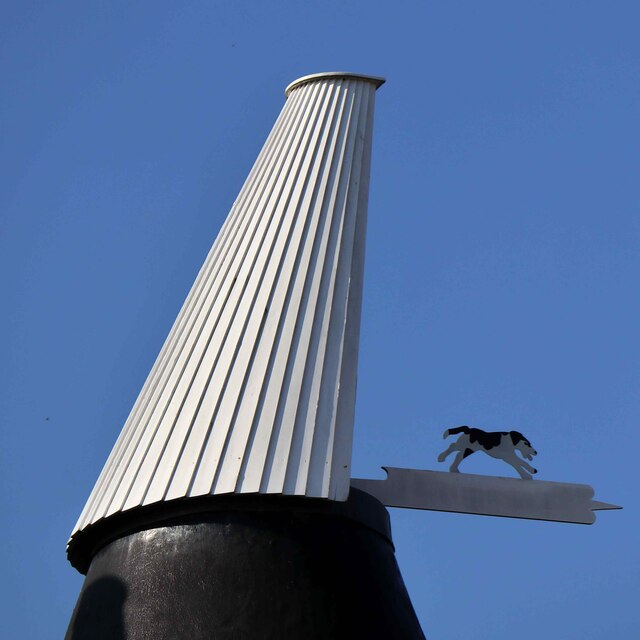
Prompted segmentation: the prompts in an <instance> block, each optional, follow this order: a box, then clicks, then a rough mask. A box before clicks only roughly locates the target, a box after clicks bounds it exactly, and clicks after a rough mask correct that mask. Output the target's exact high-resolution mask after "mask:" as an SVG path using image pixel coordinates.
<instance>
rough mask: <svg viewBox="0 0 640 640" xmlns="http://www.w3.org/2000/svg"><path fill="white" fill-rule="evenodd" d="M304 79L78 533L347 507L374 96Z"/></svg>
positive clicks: (294, 87) (338, 78)
mask: <svg viewBox="0 0 640 640" xmlns="http://www.w3.org/2000/svg"><path fill="white" fill-rule="evenodd" d="M382 82H383V80H382V79H380V78H373V77H369V76H357V75H354V74H341V73H338V74H318V75H315V76H306V77H305V78H301V79H300V80H298V81H296V82H294V83H292V84H291V85H290V86H289V87H288V88H287V101H286V103H285V105H284V108H283V110H282V113H281V114H280V116H279V118H278V120H277V121H276V123H275V125H274V127H273V130H272V131H271V133H270V135H269V137H268V139H267V141H266V143H265V145H264V147H263V149H262V151H261V153H260V155H259V156H258V159H257V161H256V163H255V165H254V167H253V169H252V170H251V172H250V174H249V177H248V178H247V181H246V183H245V184H244V186H243V188H242V190H241V192H240V194H239V196H238V198H237V200H236V202H235V203H234V205H233V208H232V210H231V212H230V213H229V216H228V218H227V220H226V222H225V223H224V225H223V227H222V229H221V231H220V234H219V235H218V238H217V239H216V241H215V243H214V245H213V247H212V249H211V251H210V253H209V255H208V257H207V259H206V261H205V263H204V265H203V267H202V269H201V271H200V274H199V275H198V277H197V279H196V282H195V284H194V285H193V288H192V290H191V292H190V293H189V295H188V297H187V300H186V302H185V304H184V306H183V308H182V310H181V311H180V314H179V316H178V318H177V320H176V322H175V324H174V326H173V328H172V329H171V332H170V334H169V337H168V338H167V340H166V342H165V344H164V346H163V348H162V350H161V352H160V355H159V356H158V359H157V361H156V363H155V365H154V367H153V369H152V370H151V373H150V374H149V377H148V379H147V381H146V383H145V385H144V387H143V389H142V391H141V392H140V396H139V397H138V400H137V401H136V403H135V405H134V407H133V410H132V412H131V415H130V416H129V418H128V420H127V422H126V424H125V426H124V428H123V430H122V433H121V434H120V437H119V438H118V440H117V442H116V444H115V446H114V449H113V451H112V453H111V455H110V457H109V459H108V460H107V463H106V465H105V467H104V469H103V471H102V473H101V475H100V477H99V479H98V481H97V483H96V485H95V488H94V489H93V492H92V494H91V496H90V497H89V500H88V502H87V505H86V507H85V509H84V511H83V512H82V515H81V516H80V520H79V521H78V524H77V525H76V531H77V530H80V529H83V528H84V527H86V526H88V525H90V524H92V523H94V522H96V521H97V520H100V519H101V518H104V517H107V516H109V515H112V514H114V513H117V512H119V511H123V510H127V509H131V508H134V507H137V506H139V505H147V504H151V503H155V502H158V501H162V500H171V499H175V498H182V497H188V496H200V495H205V494H221V493H232V492H237V493H256V492H259V493H272V494H287V495H301V496H314V497H324V498H330V499H334V500H346V498H347V495H348V492H349V482H350V471H351V442H352V433H353V420H354V403H355V389H356V368H357V356H358V337H359V326H360V304H361V294H362V273H363V261H364V240H365V227H366V209H367V196H368V188H369V166H370V155H371V137H372V125H373V107H374V95H375V90H376V89H377V88H378V87H379V86H380V85H381V84H382Z"/></svg>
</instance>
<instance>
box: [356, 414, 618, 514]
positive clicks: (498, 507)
mask: <svg viewBox="0 0 640 640" xmlns="http://www.w3.org/2000/svg"><path fill="white" fill-rule="evenodd" d="M453 435H459V436H460V437H459V438H457V440H455V441H454V442H452V443H451V444H450V445H449V447H447V449H445V450H444V451H443V452H442V453H441V454H440V455H439V456H438V462H444V461H445V459H446V458H447V457H448V456H450V455H451V454H453V453H454V452H455V454H456V455H455V458H454V460H453V463H452V464H451V466H450V467H449V473H447V472H442V471H428V470H419V469H399V468H396V467H382V468H383V469H384V470H385V471H386V472H387V478H386V479H384V480H365V479H360V478H354V479H352V480H351V486H352V487H355V488H356V489H361V490H363V491H367V492H368V493H370V494H372V495H373V496H375V497H376V498H378V500H380V501H381V502H382V503H383V504H385V505H386V506H388V507H405V508H409V509H425V510H429V511H449V512H453V513H469V514H475V515H485V516H503V517H507V518H524V519H529V520H548V521H552V522H572V523H576V524H593V523H594V522H595V519H596V518H595V515H594V513H593V512H594V511H600V510H608V509H621V508H622V507H619V506H617V505H614V504H608V503H606V502H598V501H596V500H593V495H594V491H593V489H592V488H591V487H590V486H589V485H586V484H573V483H567V482H547V481H540V480H536V481H535V482H523V480H531V479H532V477H533V475H534V474H535V473H537V469H535V468H534V467H533V466H531V465H530V464H529V462H527V460H528V461H531V460H533V457H534V456H535V455H537V453H538V452H537V451H536V450H535V449H534V448H533V446H532V445H531V443H530V442H529V440H528V439H527V438H526V437H525V436H524V435H522V433H520V432H519V431H494V432H487V431H483V430H482V429H475V428H472V427H467V426H462V427H455V428H453V429H447V430H446V431H445V432H444V434H443V437H444V438H448V437H449V436H453ZM476 451H482V452H484V453H486V454H487V455H489V456H491V457H492V458H496V459H498V460H503V461H504V462H506V463H507V464H508V465H510V466H511V467H513V468H514V469H515V470H516V471H517V472H518V474H519V475H520V479H518V478H501V477H495V476H484V475H476V474H466V473H465V474H461V473H460V472H459V469H458V467H459V465H460V463H461V462H462V461H463V460H464V459H465V458H467V457H469V456H470V455H471V454H473V453H475V452H476ZM517 454H520V455H517ZM520 456H522V457H520ZM525 458H526V459H525Z"/></svg>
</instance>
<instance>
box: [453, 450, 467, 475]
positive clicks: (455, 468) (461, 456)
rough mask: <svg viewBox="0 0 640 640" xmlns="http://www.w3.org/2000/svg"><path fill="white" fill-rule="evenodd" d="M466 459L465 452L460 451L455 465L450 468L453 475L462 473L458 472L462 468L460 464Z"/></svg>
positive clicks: (454, 461) (454, 462) (455, 459)
mask: <svg viewBox="0 0 640 640" xmlns="http://www.w3.org/2000/svg"><path fill="white" fill-rule="evenodd" d="M464 457H465V456H464V451H458V454H457V455H456V457H455V458H454V460H453V464H452V465H451V466H450V467H449V471H451V472H452V473H460V471H458V467H459V466H460V463H461V462H462V461H463V460H464Z"/></svg>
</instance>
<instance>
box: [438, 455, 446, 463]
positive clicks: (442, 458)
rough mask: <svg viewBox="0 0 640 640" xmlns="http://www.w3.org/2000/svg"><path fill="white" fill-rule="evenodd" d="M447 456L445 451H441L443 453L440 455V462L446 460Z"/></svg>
mask: <svg viewBox="0 0 640 640" xmlns="http://www.w3.org/2000/svg"><path fill="white" fill-rule="evenodd" d="M446 457H447V456H445V455H444V453H441V454H440V455H439V456H438V462H444V460H445V458H446Z"/></svg>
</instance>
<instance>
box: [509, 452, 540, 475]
mask: <svg viewBox="0 0 640 640" xmlns="http://www.w3.org/2000/svg"><path fill="white" fill-rule="evenodd" d="M502 460H504V461H505V462H506V463H507V464H509V465H511V466H512V467H513V468H514V469H515V470H516V471H517V472H518V474H519V475H520V477H521V478H522V479H523V480H531V478H532V476H531V475H530V474H528V473H527V472H526V471H525V469H524V468H525V467H527V468H529V469H530V470H531V473H537V469H534V468H533V467H532V466H531V465H529V464H527V463H526V462H525V461H524V460H520V458H518V456H516V455H515V454H514V455H512V456H504V457H503V458H502Z"/></svg>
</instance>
